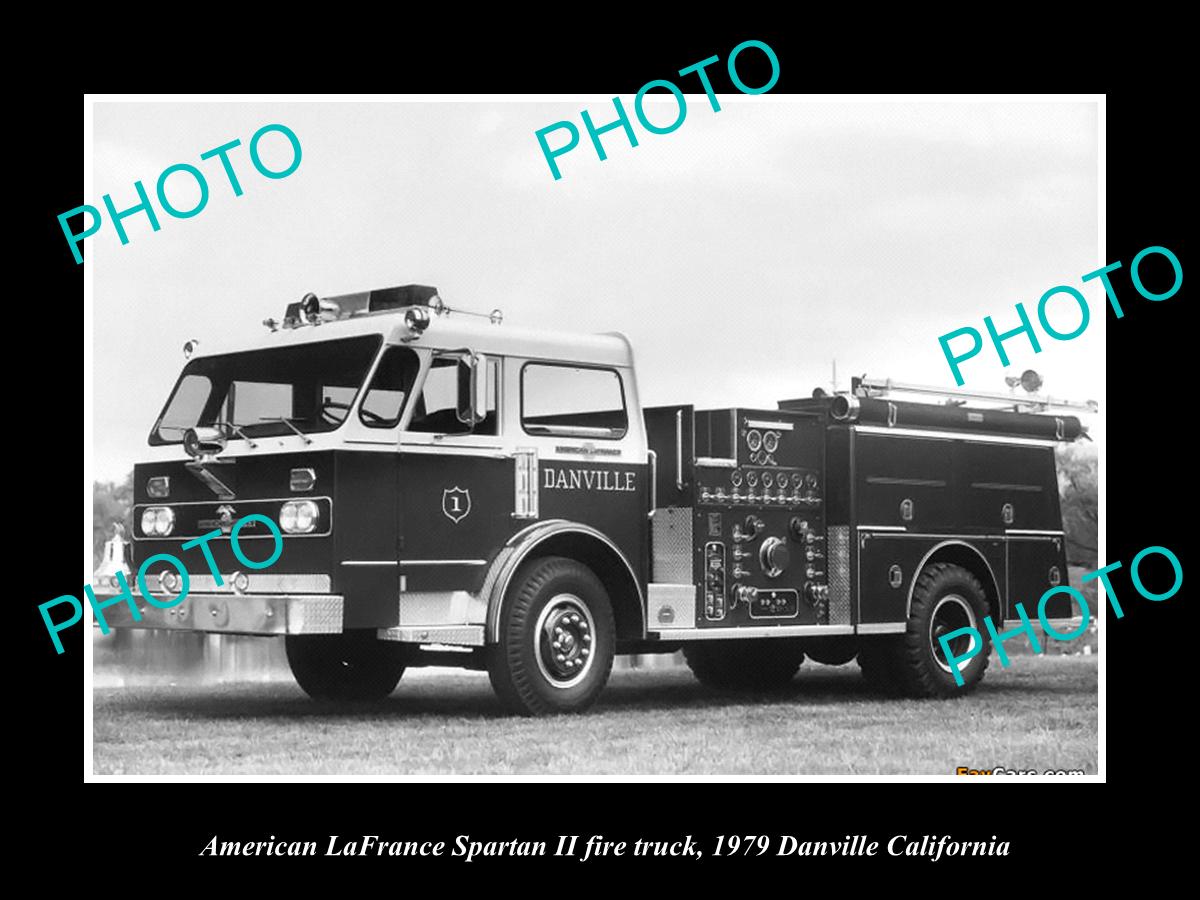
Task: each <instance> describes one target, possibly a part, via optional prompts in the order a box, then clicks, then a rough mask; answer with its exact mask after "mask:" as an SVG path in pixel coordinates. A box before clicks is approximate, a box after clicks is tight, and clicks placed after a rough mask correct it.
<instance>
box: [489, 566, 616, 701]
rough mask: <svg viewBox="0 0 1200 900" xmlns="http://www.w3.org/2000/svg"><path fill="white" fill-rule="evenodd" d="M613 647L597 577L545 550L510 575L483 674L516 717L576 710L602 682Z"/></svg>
mask: <svg viewBox="0 0 1200 900" xmlns="http://www.w3.org/2000/svg"><path fill="white" fill-rule="evenodd" d="M556 645H557V646H556ZM615 650H616V624H615V623H614V621H613V613H612V605H611V603H610V602H609V599H608V592H607V591H606V590H605V589H604V585H603V584H601V583H600V579H599V578H597V577H596V576H595V574H594V573H593V572H592V571H591V569H589V568H587V567H586V566H584V565H582V564H580V563H578V562H576V561H575V560H573V559H567V558H566V557H562V556H545V557H541V558H539V559H535V560H532V561H531V562H529V563H526V564H525V565H524V566H522V567H521V569H520V570H518V572H517V574H516V575H515V576H514V578H513V583H512V586H511V587H510V588H509V591H508V595H507V596H506V597H505V598H504V605H503V607H502V608H501V611H500V641H499V643H497V644H495V645H493V646H492V647H489V648H488V651H487V670H488V678H489V679H490V680H491V682H492V688H493V689H494V690H495V691H496V695H497V696H498V697H499V698H500V700H501V702H502V703H503V704H504V705H505V706H506V707H507V708H508V709H509V710H511V711H512V712H514V713H517V714H518V715H522V716H544V715H552V714H555V713H577V712H582V711H583V710H585V709H587V708H588V707H590V706H591V705H592V704H593V703H595V702H596V698H597V697H598V696H599V695H600V691H602V690H603V689H604V685H605V684H607V683H608V676H609V673H610V672H611V671H612V664H613V655H614V653H615Z"/></svg>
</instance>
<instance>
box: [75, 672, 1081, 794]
mask: <svg viewBox="0 0 1200 900" xmlns="http://www.w3.org/2000/svg"><path fill="white" fill-rule="evenodd" d="M1096 663H1097V658H1096V657H1094V656H1090V657H1085V656H1053V657H1045V656H1036V657H1020V658H1018V659H1016V660H1014V663H1013V665H1012V666H1011V667H1009V668H1007V669H1002V668H1001V667H1000V666H999V664H998V663H997V661H996V660H993V661H992V667H991V669H989V671H988V674H987V677H986V678H985V679H984V682H983V684H982V685H981V686H980V688H979V689H978V691H977V692H976V693H974V694H972V695H970V696H968V697H966V698H963V699H959V700H953V701H948V702H936V701H914V700H888V699H884V698H880V697H877V696H874V695H872V694H870V693H868V692H867V691H866V689H865V687H864V685H863V682H862V679H861V678H860V677H859V674H858V667H857V666H856V665H854V664H851V665H848V666H842V667H839V668H830V667H827V666H818V665H813V664H811V663H806V664H805V666H804V668H803V669H802V670H801V673H800V676H799V677H798V678H797V679H796V681H795V682H794V683H793V684H792V686H791V688H790V689H789V690H788V691H787V692H786V693H784V694H782V695H772V696H770V697H750V698H747V697H730V696H723V695H718V694H714V693H711V692H708V691H706V690H704V689H703V688H701V687H700V686H699V685H698V684H697V683H696V682H695V681H694V680H693V678H692V676H691V673H690V672H688V671H687V670H686V669H664V670H644V671H624V672H614V673H613V677H612V680H611V681H610V682H609V686H608V688H607V689H606V690H605V692H604V694H602V695H601V699H600V702H599V704H598V705H597V706H596V707H595V708H594V709H593V711H592V712H591V713H589V714H587V715H584V716H572V717H564V718H555V719H520V718H510V717H507V716H505V715H503V714H502V713H501V710H500V708H499V705H498V703H497V701H496V700H495V699H494V697H493V695H492V692H491V688H490V686H489V684H488V681H487V678H486V677H485V676H480V675H477V674H468V673H464V674H453V675H446V676H429V675H425V676H422V675H421V674H417V675H416V676H414V677H410V676H408V675H406V676H405V678H404V679H403V680H402V681H401V683H400V687H399V688H398V689H397V691H396V693H395V694H393V695H392V697H391V698H390V700H388V701H387V702H386V703H385V704H383V705H381V706H372V707H358V708H342V707H332V706H324V705H320V704H315V703H313V702H311V701H309V700H308V699H307V698H306V697H305V696H304V695H303V694H301V692H300V689H299V688H297V687H295V686H293V685H291V684H280V683H274V684H272V683H265V684H233V685H229V684H226V685H215V686H212V687H156V688H130V687H126V688H105V689H97V690H96V692H95V715H94V728H95V745H94V765H95V772H96V774H98V775H111V774H188V775H289V774H376V775H403V774H427V775H445V774H451V773H453V774H475V773H492V774H511V775H517V774H555V775H583V774H611V775H635V774H745V775H792V774H837V775H853V774H932V775H944V774H953V771H954V768H955V767H956V766H963V765H965V766H969V767H971V768H991V767H992V766H995V765H1003V766H1006V767H1010V768H1022V769H1038V770H1041V769H1046V768H1063V769H1084V770H1085V771H1086V772H1088V773H1089V774H1091V773H1095V771H1096V765H1097V731H1096V711H1097V703H1096V700H1097V697H1096V687H1097V668H1096Z"/></svg>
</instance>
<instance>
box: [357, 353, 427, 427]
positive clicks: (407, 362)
mask: <svg viewBox="0 0 1200 900" xmlns="http://www.w3.org/2000/svg"><path fill="white" fill-rule="evenodd" d="M420 368H421V361H420V359H418V358H417V354H415V353H413V351H412V350H409V349H408V348H407V347H388V348H387V349H386V350H384V351H383V358H382V359H381V360H380V361H379V368H377V369H376V370H375V375H374V377H372V378H371V384H370V385H369V386H368V387H367V393H366V395H365V396H364V397H363V401H362V403H361V404H360V405H359V408H358V417H359V419H361V420H362V423H363V424H364V425H366V426H367V427H368V428H395V427H396V426H397V425H399V424H400V415H401V413H403V411H404V401H405V400H407V399H408V395H409V392H410V391H411V390H412V385H413V382H414V381H415V380H416V378H417V372H418V371H420Z"/></svg>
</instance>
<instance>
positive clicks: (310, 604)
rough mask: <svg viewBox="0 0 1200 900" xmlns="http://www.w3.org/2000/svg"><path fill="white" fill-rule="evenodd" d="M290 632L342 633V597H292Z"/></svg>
mask: <svg viewBox="0 0 1200 900" xmlns="http://www.w3.org/2000/svg"><path fill="white" fill-rule="evenodd" d="M287 625H288V633H289V634H341V631H342V598H341V597H290V598H289V599H288V623H287Z"/></svg>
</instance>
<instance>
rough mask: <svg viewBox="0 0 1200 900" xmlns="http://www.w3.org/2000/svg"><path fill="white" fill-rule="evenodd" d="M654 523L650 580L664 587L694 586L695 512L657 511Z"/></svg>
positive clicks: (678, 509) (666, 509) (681, 510)
mask: <svg viewBox="0 0 1200 900" xmlns="http://www.w3.org/2000/svg"><path fill="white" fill-rule="evenodd" d="M651 522H652V535H653V538H654V555H653V557H652V565H653V569H652V575H651V579H652V580H653V581H655V582H657V583H661V584H692V583H693V582H692V547H693V544H692V508H691V507H690V506H688V507H682V508H681V507H670V508H663V509H656V510H655V511H654V518H653V519H652V520H651Z"/></svg>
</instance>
